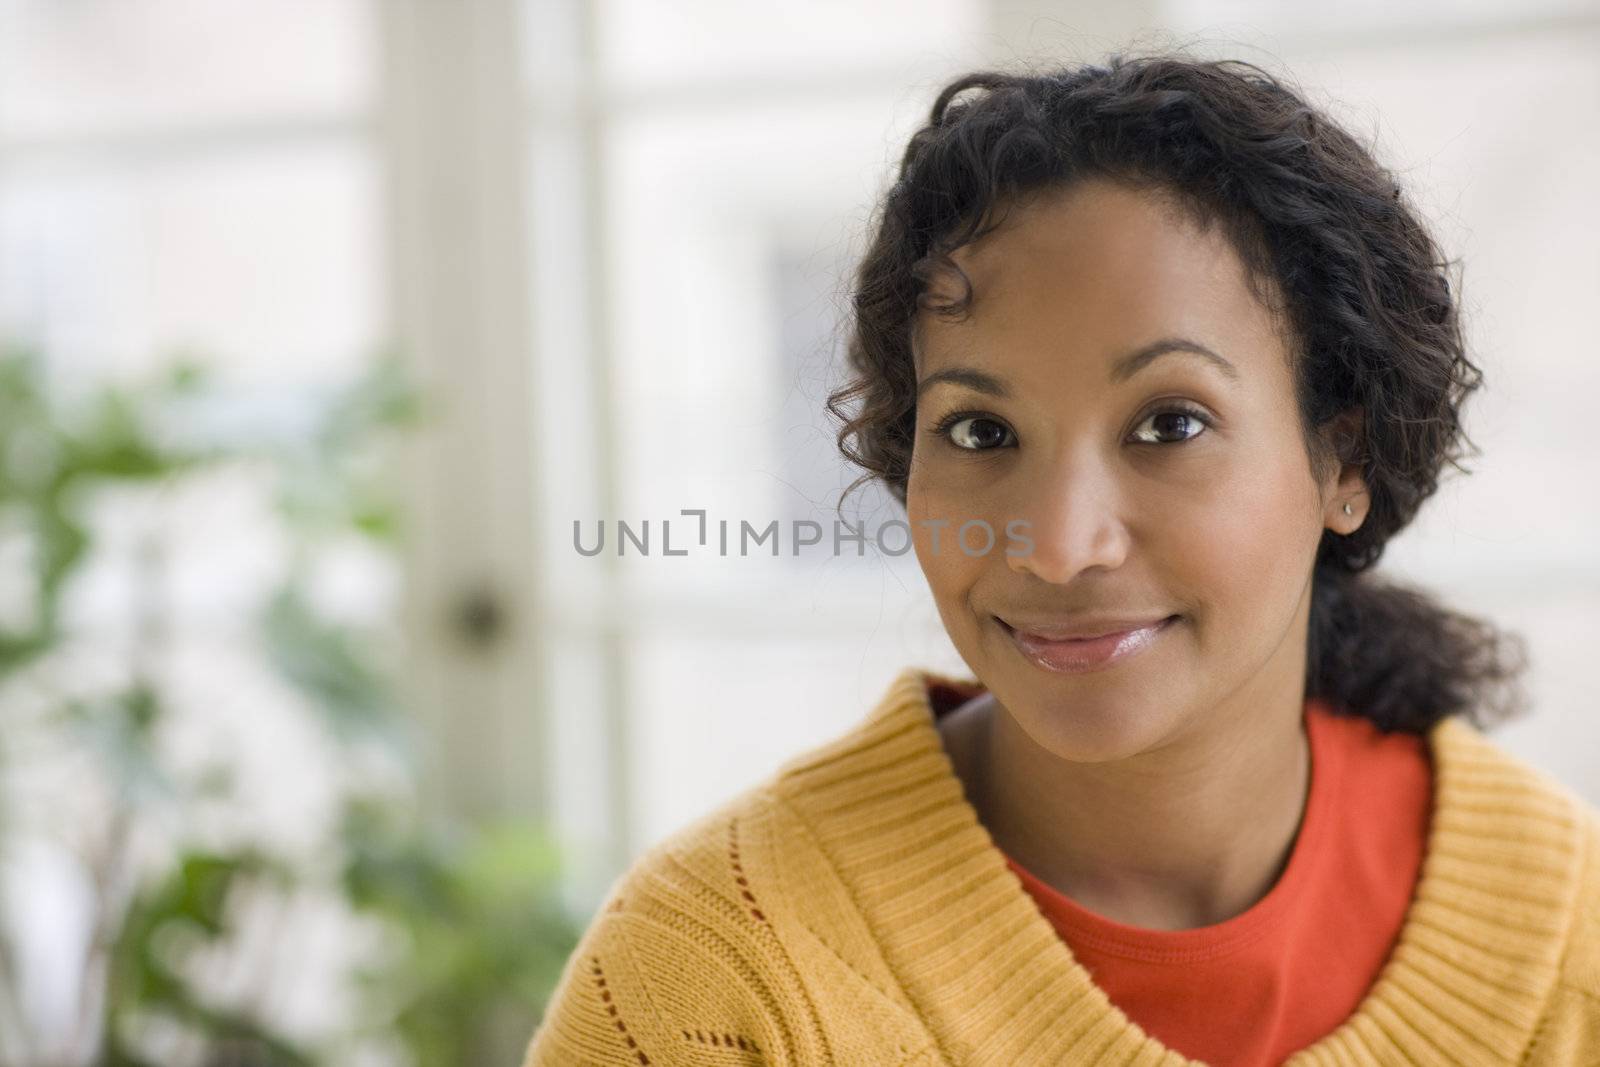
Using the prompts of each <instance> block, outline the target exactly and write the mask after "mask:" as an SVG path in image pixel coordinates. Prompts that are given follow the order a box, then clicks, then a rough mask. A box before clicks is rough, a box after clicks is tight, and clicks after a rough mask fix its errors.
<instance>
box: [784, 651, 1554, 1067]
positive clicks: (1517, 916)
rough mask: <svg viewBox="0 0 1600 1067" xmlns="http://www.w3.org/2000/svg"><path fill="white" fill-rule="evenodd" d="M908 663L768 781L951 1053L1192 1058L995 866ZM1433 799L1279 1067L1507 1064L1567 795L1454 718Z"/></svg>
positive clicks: (916, 671) (962, 682) (1528, 1014)
mask: <svg viewBox="0 0 1600 1067" xmlns="http://www.w3.org/2000/svg"><path fill="white" fill-rule="evenodd" d="M930 683H943V684H946V685H953V686H957V687H964V688H977V687H978V686H979V685H980V683H978V682H977V681H976V680H975V679H973V678H970V677H959V676H949V675H943V674H940V673H937V672H934V671H929V670H925V669H922V668H916V667H909V668H906V669H905V670H903V671H902V672H901V673H900V675H899V676H898V677H897V678H896V679H895V681H894V683H893V684H892V685H891V686H890V688H889V690H888V692H887V693H886V694H885V695H884V697H883V699H882V700H881V701H880V702H879V704H878V705H877V706H876V707H875V708H874V709H873V710H872V712H871V713H870V715H868V716H867V717H866V719H865V720H863V721H862V722H861V723H860V724H859V725H858V726H857V727H856V728H854V729H853V730H851V731H850V732H849V733H847V734H846V735H844V736H843V737H841V738H839V739H838V740H836V741H834V742H832V743H831V744H828V745H824V746H822V747H820V748H817V749H813V750H811V751H810V752H808V753H807V754H805V755H804V756H801V757H798V758H796V759H793V760H791V761H790V762H788V763H786V764H785V765H784V766H783V768H782V769H781V770H780V771H779V773H778V776H777V778H776V779H775V781H774V790H775V792H776V793H777V794H778V796H779V797H780V798H781V799H782V800H783V801H784V802H785V804H786V805H787V806H788V807H790V808H791V809H792V810H793V811H794V812H795V814H796V815H798V816H799V817H800V818H801V819H803V820H804V821H805V822H806V823H807V824H808V826H809V827H810V829H811V832H812V833H813V834H814V835H815V837H816V840H817V841H818V843H819V845H820V847H821V848H822V850H823V852H824V853H825V854H826V856H827V858H828V860H829V861H830V862H831V863H832V865H833V866H834V868H835V869H836V871H837V873H838V875H839V877H840V879H841V880H842V882H843V883H844V885H845V886H846V887H847V888H848V890H849V891H850V893H851V894H852V896H853V898H854V900H855V903H856V906H857V908H858V909H859V910H860V912H861V915H862V917H863V919H864V920H865V921H866V923H867V924H868V926H869V927H870V929H871V930H872V932H873V935H874V937H875V939H876V941H877V943H878V945H879V948H880V950H881V951H882V953H883V955H884V958H885V960H886V962H887V964H888V966H889V967H890V968H891V970H893V971H894V972H895V974H896V975H897V976H898V977H899V979H900V980H901V983H902V985H903V987H904V989H905V992H906V995H907V996H908V997H909V998H910V999H911V1001H912V1005H913V1006H914V1007H915V1008H916V1010H917V1012H918V1014H919V1015H920V1016H921V1017H922V1018H923V1019H924V1020H925V1022H926V1023H927V1025H928V1026H929V1029H930V1031H931V1032H932V1034H933V1036H934V1039H935V1040H936V1041H937V1043H938V1045H939V1047H940V1050H941V1052H942V1053H943V1056H944V1058H945V1060H946V1061H947V1062H949V1063H952V1064H959V1065H963V1067H964V1065H974V1067H977V1065H996V1067H998V1065H1005V1067H1024V1065H1033V1064H1037V1065H1044V1064H1061V1063H1095V1064H1104V1065H1113V1067H1115V1065H1135V1064H1137V1065H1138V1067H1176V1065H1183V1064H1186V1065H1193V1064H1195V1063H1196V1062H1197V1061H1194V1060H1191V1059H1188V1058H1186V1057H1184V1056H1182V1055H1180V1054H1179V1053H1177V1052H1176V1051H1174V1050H1172V1049H1169V1048H1166V1047H1165V1046H1163V1045H1162V1044H1161V1043H1160V1042H1158V1041H1157V1040H1156V1039H1155V1038H1153V1037H1151V1036H1150V1035H1148V1034H1146V1033H1145V1032H1144V1031H1143V1030H1142V1029H1141V1028H1140V1027H1139V1026H1138V1025H1137V1024H1136V1023H1134V1022H1133V1021H1132V1020H1131V1019H1129V1018H1128V1017H1127V1016H1126V1015H1125V1014H1123V1012H1122V1011H1121V1010H1120V1009H1119V1008H1118V1007H1117V1006H1116V1005H1114V1004H1112V1003H1111V1001H1110V1000H1109V999H1108V998H1107V997H1106V995H1105V993H1104V992H1103V991H1101V989H1100V988H1099V987H1098V986H1097V985H1095V983H1094V981H1093V979H1092V978H1091V977H1090V975H1089V973H1088V971H1087V970H1085V969H1084V968H1083V966H1082V965H1081V964H1079V963H1078V961H1077V960H1076V959H1075V958H1074V957H1073V955H1072V952H1071V950H1070V949H1069V948H1068V946H1067V945H1066V943H1065V942H1063V941H1062V940H1061V938H1060V937H1059V935H1058V934H1057V933H1056V931H1055V929H1054V928H1053V927H1052V926H1051V925H1050V923H1049V920H1047V919H1046V918H1045V917H1044V915H1043V914H1041V913H1040V911H1039V909H1038V907H1037V905H1036V904H1035V902H1034V901H1033V899H1032V897H1030V896H1029V895H1028V893H1027V891H1026V890H1025V889H1024V888H1023V886H1022V883H1021V882H1020V881H1019V880H1018V879H1017V877H1016V875H1015V874H1014V873H1013V872H1012V871H1011V870H1010V868H1008V867H1007V866H1006V862H1005V857H1004V855H1003V854H1002V853H1001V852H1000V850H999V849H998V848H997V847H996V846H995V842H994V840H993V839H992V838H991V837H990V836H989V832H988V830H987V829H986V828H985V827H984V826H983V824H982V823H981V822H979V820H978V816H977V812H976V811H975V810H974V809H973V807H972V806H971V804H970V803H968V801H967V799H966V795H965V792H964V790H963V787H962V784H961V780H960V779H959V778H957V777H956V774H955V769H954V766H953V765H952V763H951V762H950V759H949V756H948V754H947V753H946V751H945V748H944V745H943V741H942V739H941V737H940V734H939V731H938V728H937V727H936V726H935V720H934V712H933V709H932V707H931V705H930V703H929V698H928V688H927V687H928V685H929V684H930ZM1428 743H1429V749H1430V752H1431V754H1432V757H1433V766H1434V801H1433V803H1434V807H1433V817H1432V819H1431V820H1430V825H1429V837H1428V843H1427V851H1426V853H1425V855H1424V858H1423V865H1422V871H1421V875H1420V877H1419V881H1418V885H1417V889H1416V893H1415V895H1414V898H1413V900H1412V903H1411V906H1410V908H1409V910H1408V911H1407V913H1406V916H1405V921H1404V924H1403V926H1402V928H1401V932H1400V937H1399V940H1398V943H1397V945H1396V947H1395V949H1394V951H1393V953H1392V954H1391V955H1390V958H1389V960H1388V962H1387V963H1386V964H1385V966H1384V968H1383V971H1382V973H1381V974H1380V975H1379V977H1378V979H1377V981H1376V983H1375V984H1374V985H1373V987H1372V989H1370V990H1369V991H1368V993H1367V995H1366V997H1365V998H1364V999H1363V1000H1362V1002H1361V1003H1360V1005H1359V1007H1358V1008H1357V1010H1356V1012H1355V1014H1354V1015H1352V1016H1351V1017H1350V1018H1349V1019H1347V1020H1346V1021H1345V1022H1344V1023H1343V1024H1342V1025H1340V1026H1339V1027H1338V1028H1337V1029H1336V1030H1334V1031H1333V1032H1332V1033H1331V1034H1328V1035H1327V1036H1325V1037H1324V1038H1322V1039H1321V1040H1319V1041H1317V1042H1316V1043H1315V1044H1313V1045H1311V1046H1309V1047H1308V1048H1305V1049H1302V1050H1301V1051H1299V1052H1297V1053H1296V1054H1295V1055H1294V1056H1292V1057H1291V1058H1290V1059H1288V1060H1287V1061H1285V1067H1322V1065H1327V1067H1334V1065H1338V1067H1350V1065H1365V1064H1372V1065H1376V1064H1394V1063H1406V1064H1440V1065H1446V1064H1448V1065H1451V1067H1469V1065H1474V1064H1484V1065H1488V1064H1505V1063H1513V1062H1517V1060H1518V1058H1519V1057H1520V1055H1521V1054H1522V1052H1523V1050H1524V1049H1525V1048H1526V1046H1527V1045H1528V1043H1529V1041H1530V1039H1531V1037H1532V1035H1533V1031H1534V1028H1535V1026H1536V1024H1537V1022H1538V1019H1539V1016H1540V1013H1541V1010H1542V1009H1543V1007H1544V1005H1545V1002H1546V1000H1547V999H1548V998H1549V996H1550V994H1551V991H1552V988H1553V986H1554V983H1555V981H1556V977H1557V973H1558V969H1559V966H1560V960H1561V954H1562V949H1563V947H1564V945H1565V943H1566V939H1567V936H1568V930H1569V928H1570V925H1571V922H1572V916H1573V915H1574V913H1575V910H1576V908H1575V895H1576V893H1577V892H1578V887H1579V874H1580V866H1581V863H1582V860H1583V857H1582V855H1581V847H1582V840H1583V839H1582V836H1581V834H1580V818H1581V816H1580V813H1579V810H1578V808H1577V807H1576V805H1575V801H1574V800H1573V799H1572V797H1571V794H1570V793H1567V792H1566V791H1564V789H1563V788H1562V787H1560V786H1559V785H1558V784H1557V783H1555V781H1554V780H1553V779H1549V778H1546V777H1545V776H1543V775H1542V774H1540V773H1539V772H1536V771H1534V770H1533V769H1532V768H1530V767H1529V766H1527V765H1525V764H1523V763H1521V762H1520V761H1517V760H1515V759H1514V758H1512V757H1510V756H1509V755H1507V754H1506V753H1504V752H1503V751H1502V750H1501V749H1499V748H1498V747H1497V746H1495V745H1494V744H1493V743H1491V742H1490V741H1489V740H1488V739H1487V738H1486V737H1485V736H1484V735H1483V734H1482V733H1481V732H1479V731H1478V730H1477V729H1476V728H1475V727H1474V726H1472V725H1471V724H1470V723H1468V722H1466V721H1465V720H1462V719H1460V718H1459V717H1449V718H1446V719H1443V720H1441V721H1440V722H1439V723H1438V724H1437V725H1436V726H1434V727H1433V729H1432V730H1431V731H1430V732H1429V734H1428Z"/></svg>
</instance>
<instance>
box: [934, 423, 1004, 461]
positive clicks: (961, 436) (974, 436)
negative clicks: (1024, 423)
mask: <svg viewBox="0 0 1600 1067" xmlns="http://www.w3.org/2000/svg"><path fill="white" fill-rule="evenodd" d="M933 432H934V433H935V434H937V435H939V436H941V437H944V438H945V439H947V440H948V441H949V442H950V443H951V444H953V445H955V446H956V447H957V448H960V449H963V450H965V451H968V452H987V451H989V450H990V449H992V448H1001V447H1004V446H1005V445H1006V444H1007V443H1008V441H1009V440H1010V437H1011V431H1010V430H1009V429H1008V428H1007V427H1006V426H1005V425H1004V424H1002V423H999V422H996V421H995V420H994V419H990V418H986V417H984V416H982V415H955V416H952V417H951V418H948V419H946V420H945V421H944V422H942V423H940V424H939V426H938V427H937V428H936V429H935V430H934V431H933Z"/></svg>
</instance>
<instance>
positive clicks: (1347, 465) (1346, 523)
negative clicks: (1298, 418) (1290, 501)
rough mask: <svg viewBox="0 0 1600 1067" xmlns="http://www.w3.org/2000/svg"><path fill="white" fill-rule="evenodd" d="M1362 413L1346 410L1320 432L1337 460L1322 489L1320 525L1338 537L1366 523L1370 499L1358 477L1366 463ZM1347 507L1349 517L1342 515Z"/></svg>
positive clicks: (1364, 480)
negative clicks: (1321, 519)
mask: <svg viewBox="0 0 1600 1067" xmlns="http://www.w3.org/2000/svg"><path fill="white" fill-rule="evenodd" d="M1365 427H1366V423H1365V412H1364V410H1363V409H1362V408H1361V407H1360V406H1359V405H1357V406H1356V407H1352V408H1346V409H1345V410H1344V411H1341V412H1340V413H1339V414H1337V415H1335V416H1334V417H1333V419H1332V420H1331V421H1330V422H1329V423H1328V425H1327V426H1326V427H1325V428H1324V430H1323V435H1324V439H1325V440H1326V441H1327V442H1328V445H1329V447H1330V448H1332V449H1333V453H1334V455H1335V456H1337V457H1338V466H1337V468H1336V470H1335V471H1334V473H1333V474H1332V475H1331V476H1330V479H1329V481H1328V482H1327V484H1325V485H1324V486H1323V487H1322V498H1323V523H1324V524H1325V525H1326V526H1328V527H1329V528H1330V529H1333V530H1336V531H1338V532H1339V533H1342V534H1349V533H1354V532H1355V531H1356V530H1358V529H1360V527H1361V524H1362V523H1363V522H1364V521H1366V517H1367V511H1368V510H1369V508H1370V507H1371V503H1372V495H1371V492H1370V491H1369V490H1368V488H1367V481H1366V477H1365V475H1364V474H1363V473H1362V471H1363V467H1364V465H1365V463H1364V461H1365V459H1366V429H1365ZM1346 504H1349V505H1350V510H1351V512H1352V514H1349V515H1346V514H1345V513H1344V506H1345V505H1346Z"/></svg>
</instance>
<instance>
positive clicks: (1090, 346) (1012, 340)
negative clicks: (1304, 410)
mask: <svg viewBox="0 0 1600 1067" xmlns="http://www.w3.org/2000/svg"><path fill="white" fill-rule="evenodd" d="M951 259H952V260H953V261H954V262H955V263H956V264H957V265H958V266H960V267H961V269H962V271H963V272H964V273H965V274H966V275H967V278H968V280H969V281H970V283H971V286H972V300H971V306H970V312H969V314H968V316H967V317H966V318H965V319H949V318H944V317H940V316H937V315H934V314H933V313H932V312H931V311H928V310H923V311H919V312H918V315H917V322H916V331H915V343H914V351H915V352H916V357H917V362H918V367H919V369H925V368H926V365H928V364H930V363H940V362H944V361H947V360H951V359H953V358H955V357H956V356H957V355H960V356H963V357H971V356H973V355H975V354H976V353H974V352H973V350H972V346H971V344H970V342H972V341H973V340H975V339H982V340H985V341H993V342H996V344H995V345H994V346H992V347H994V348H1004V349H1005V350H1013V351H1014V350H1016V348H1017V345H1024V346H1026V347H1027V348H1030V349H1043V350H1049V351H1053V352H1061V351H1064V350H1068V349H1071V350H1077V351H1101V352H1105V353H1106V355H1107V357H1108V358H1109V356H1110V355H1112V354H1115V353H1118V352H1122V351H1126V350H1128V349H1130V348H1134V347H1137V346H1138V345H1139V344H1141V343H1144V342H1146V341H1149V340H1152V339H1153V338H1155V337H1159V336H1166V335H1172V334H1178V335H1184V336H1195V337H1200V338H1202V339H1208V343H1214V344H1216V345H1223V346H1226V347H1230V348H1235V349H1237V348H1240V347H1241V346H1243V347H1247V348H1250V349H1255V348H1258V347H1260V346H1261V345H1262V343H1263V342H1265V343H1267V346H1268V347H1270V346H1271V344H1272V342H1273V341H1275V340H1276V336H1277V330H1276V320H1275V318H1274V316H1273V314H1272V312H1271V311H1270V310H1269V309H1268V308H1267V307H1266V306H1265V305H1263V304H1262V303H1261V301H1260V299H1259V298H1258V297H1257V295H1256V293H1255V292H1254V290H1253V287H1252V284H1251V279H1250V276H1249V272H1248V269H1247V268H1246V266H1245V264H1244V262H1243V260H1242V259H1241V257H1240V256H1239V254H1238V251H1237V250H1236V249H1235V248H1234V246H1233V244H1232V242H1231V241H1230V240H1229V239H1228V237H1227V235H1226V233H1225V232H1224V230H1223V229H1222V227H1221V226H1209V227H1202V226H1201V224H1200V223H1199V222H1198V221H1197V220H1196V219H1195V218H1194V217H1193V216H1192V214H1190V213H1189V212H1188V211H1186V210H1185V209H1183V208H1182V207H1180V206H1179V205H1178V204H1177V203H1176V202H1175V201H1174V200H1173V199H1172V198H1171V197H1169V196H1165V195H1162V194H1160V193H1157V192H1153V191H1147V190H1140V189H1135V188H1132V187H1129V186H1126V185H1121V184H1115V183H1112V182H1109V181H1099V180H1096V181H1088V182H1083V183H1081V184H1079V185H1076V186H1073V187H1071V188H1069V189H1066V190H1048V191H1045V192H1042V193H1040V194H1037V195H1035V196H1032V197H1030V198H1029V199H1028V200H1025V201H1022V202H1020V203H1018V204H1017V205H1015V206H1014V207H1013V208H1012V209H1011V211H1010V212H1009V214H1008V215H1007V216H1006V218H1005V221H1004V222H1003V223H1002V225H1001V226H1000V227H999V228H998V229H996V230H995V231H993V232H992V233H990V234H988V235H986V236H985V237H984V238H983V239H982V240H980V241H977V242H974V243H973V244H970V245H967V246H964V247H962V248H960V249H957V250H956V251H955V252H954V253H952V254H951ZM928 291H929V294H930V296H932V297H934V298H935V299H936V300H945V299H951V298H954V297H956V296H958V295H959V294H960V292H961V285H960V282H959V280H958V279H956V278H955V277H954V276H953V275H950V274H948V272H940V273H938V274H936V275H935V276H934V278H933V279H931V280H930V284H929V286H928ZM989 347H991V346H988V345H986V346H985V348H989Z"/></svg>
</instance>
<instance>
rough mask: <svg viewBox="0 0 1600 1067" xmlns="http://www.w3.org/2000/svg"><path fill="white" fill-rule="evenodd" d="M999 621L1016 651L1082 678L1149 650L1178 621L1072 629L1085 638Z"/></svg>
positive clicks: (1044, 665) (1047, 667) (1112, 623)
mask: <svg viewBox="0 0 1600 1067" xmlns="http://www.w3.org/2000/svg"><path fill="white" fill-rule="evenodd" d="M997 621H998V622H999V623H1000V625H1001V627H1003V628H1004V629H1005V631H1006V633H1007V634H1008V635H1009V636H1010V637H1011V640H1012V643H1013V644H1015V645H1016V647H1017V650H1018V651H1020V652H1021V653H1022V654H1023V656H1024V657H1026V658H1027V659H1029V660H1030V661H1032V662H1033V663H1034V664H1035V665H1036V666H1039V667H1042V668H1044V669H1045V670H1048V671H1055V672H1058V673H1066V674H1081V673H1084V672H1086V671H1093V670H1099V669H1101V668H1104V667H1109V666H1110V665H1111V664H1113V663H1117V662H1120V661H1122V660H1124V659H1126V658H1128V657H1129V656H1131V655H1133V654H1135V653H1136V652H1140V651H1142V650H1143V649H1145V648H1148V647H1149V646H1150V644H1151V643H1152V642H1154V640H1155V639H1156V637H1157V636H1158V635H1160V634H1161V633H1164V632H1165V631H1166V629H1167V627H1168V626H1170V625H1171V624H1172V623H1173V622H1175V621H1177V616H1175V615H1169V616H1167V617H1166V618H1164V619H1155V620H1128V621H1125V622H1116V621H1107V622H1098V623H1083V624H1079V625H1078V626H1077V627H1075V628H1073V629H1075V630H1076V631H1077V632H1078V633H1081V634H1087V635H1090V636H1082V637H1074V636H1070V634H1071V633H1072V630H1069V629H1067V628H1064V627H1062V628H1045V627H1043V626H1041V627H1039V629H1038V631H1035V630H1019V629H1016V628H1014V627H1012V626H1011V625H1010V624H1009V623H1007V622H1006V621H1005V620H1004V619H998V618H997Z"/></svg>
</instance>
